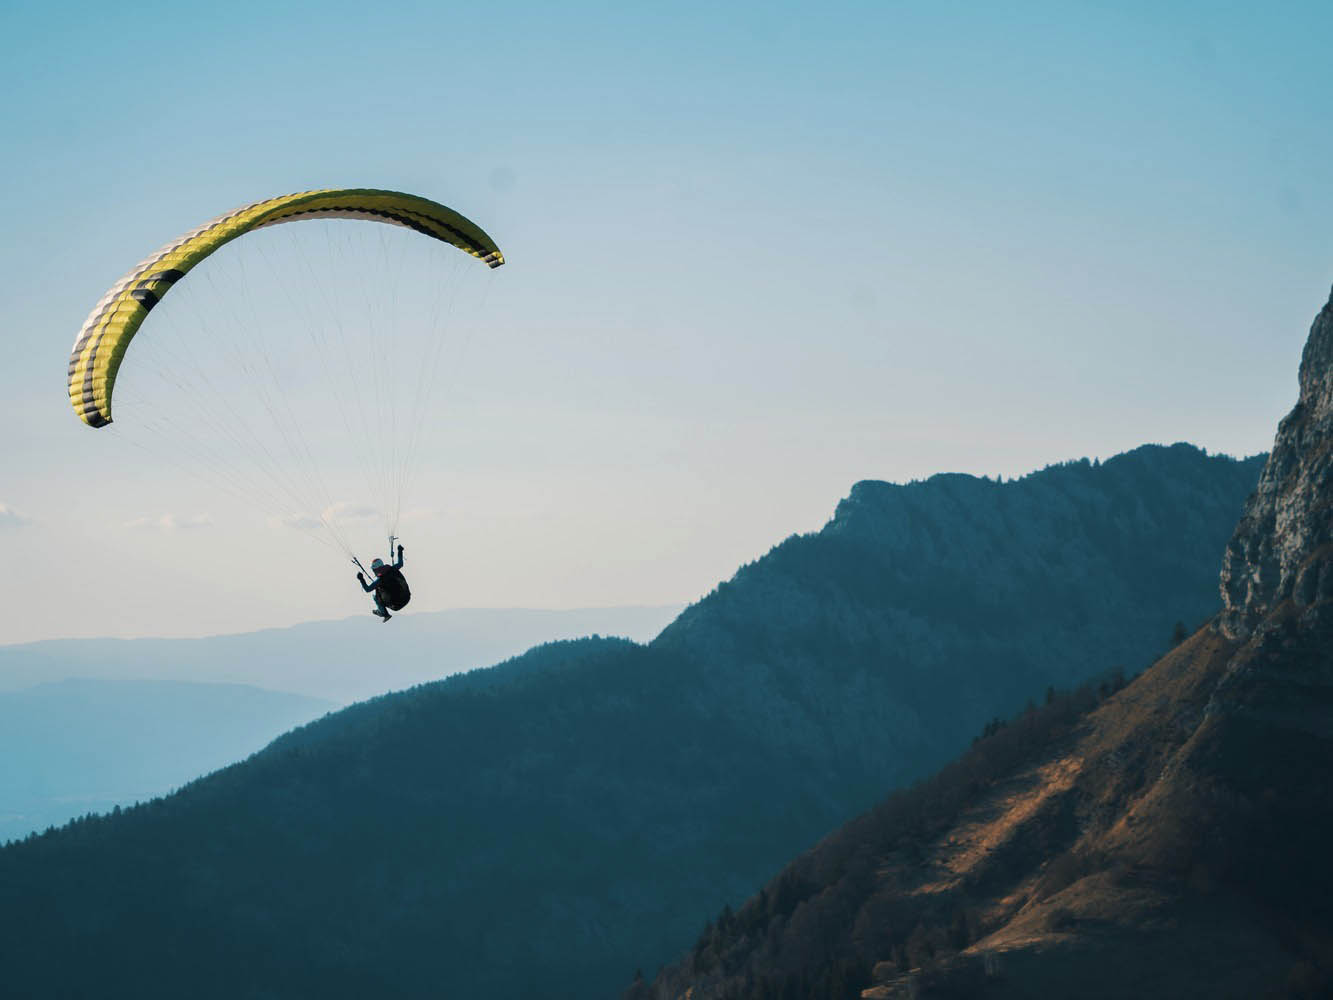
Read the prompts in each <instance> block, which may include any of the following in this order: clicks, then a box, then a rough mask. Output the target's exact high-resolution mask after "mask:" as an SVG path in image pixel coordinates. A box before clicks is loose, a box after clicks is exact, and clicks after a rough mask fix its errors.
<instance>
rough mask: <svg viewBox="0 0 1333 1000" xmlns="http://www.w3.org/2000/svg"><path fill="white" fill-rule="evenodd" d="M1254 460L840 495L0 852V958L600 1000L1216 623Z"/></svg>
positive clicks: (43, 987)
mask: <svg viewBox="0 0 1333 1000" xmlns="http://www.w3.org/2000/svg"><path fill="white" fill-rule="evenodd" d="M1257 473H1258V465H1257V463H1256V462H1255V461H1253V460H1251V461H1248V462H1236V461H1234V460H1231V459H1226V458H1220V457H1211V458H1210V457H1208V456H1206V455H1204V454H1203V453H1201V452H1199V451H1198V450H1197V449H1193V448H1190V447H1188V446H1175V447H1172V448H1159V447H1148V448H1142V449H1138V450H1137V451H1135V452H1132V453H1130V454H1127V455H1124V456H1120V457H1118V458H1116V459H1113V460H1111V461H1108V462H1106V463H1104V464H1102V465H1100V466H1097V465H1093V464H1089V463H1086V462H1078V463H1071V464H1068V465H1063V466H1056V467H1053V468H1050V469H1047V470H1044V471H1042V472H1039V473H1034V474H1033V475H1031V476H1029V477H1026V478H1024V479H1023V480H1020V481H1017V482H1013V483H1006V484H999V483H993V482H988V481H985V480H975V479H971V478H970V477H957V476H944V477H936V478H934V479H932V480H929V481H926V482H923V483H915V484H911V485H908V486H902V487H892V486H888V485H886V484H858V486H857V488H856V489H855V490H854V492H853V495H852V497H851V498H849V500H848V501H846V502H844V504H843V505H841V506H840V508H839V510H838V513H837V515H836V516H835V518H834V519H833V521H831V522H830V524H829V525H828V526H827V527H826V528H825V529H824V530H823V531H821V532H819V533H817V534H814V535H810V536H801V537H794V538H791V539H788V540H787V541H786V542H784V543H783V544H782V545H780V546H778V547H777V548H776V549H774V550H773V551H772V552H771V553H769V554H768V555H767V556H766V557H764V558H763V559H761V560H759V561H758V562H756V563H753V564H751V565H749V566H747V567H745V568H743V569H742V570H741V571H740V572H738V573H737V574H736V576H735V578H734V579H733V580H731V581H729V582H728V583H726V584H723V585H721V586H720V587H719V588H718V589H717V591H715V592H714V593H713V594H711V595H710V596H709V597H707V598H705V599H704V600H703V601H701V602H699V604H697V605H695V606H693V607H692V608H690V609H688V610H687V611H686V612H685V613H683V614H682V615H681V617H680V618H679V619H678V620H677V621H676V622H675V623H674V624H673V625H671V626H670V627H668V628H667V629H666V631H665V632H663V634H662V635H661V636H659V637H658V639H657V640H655V641H654V642H653V643H651V644H649V645H648V646H641V645H637V644H635V643H632V642H629V641H625V640H611V639H596V638H594V639H586V640H579V641H574V642H562V643H554V644H551V645H548V646H544V647H539V648H537V649H534V650H532V651H530V652H529V653H527V654H525V655H524V656H522V657H519V658H517V659H515V660H512V661H509V662H507V663H504V664H501V665H500V666H497V667H494V668H491V669H489V670H482V671H474V672H472V673H469V674H465V675H460V676H457V677H453V678H449V679H447V680H445V681H441V682H438V683H434V684H430V685H425V686H422V687H418V688H414V689H411V690H409V691H405V692H401V693H398V694H394V695H389V696H384V697H381V698H378V699H375V700H373V701H370V702H365V703H362V704H359V705H355V706H352V707H351V708H349V709H346V710H344V711H342V712H340V713H338V714H336V715H333V716H330V717H328V718H326V719H324V720H321V721H319V722H317V723H314V724H311V725H309V726H306V727H304V728H303V729H300V730H297V731H295V732H293V733H290V734H288V735H287V736H285V737H283V738H281V739H279V740H277V741H275V742H274V743H273V744H272V745H271V746H270V747H268V748H267V749H266V750H265V751H263V752H262V753H260V754H257V755H256V756H255V757H253V758H251V759H250V760H248V761H246V762H244V763H243V764H239V765H236V766H234V767H231V768H228V769H226V770H224V771H221V772H218V773H217V774H214V775H212V776H210V777H208V778H205V779H202V780H200V781H198V782H195V783H194V784H192V785H191V786H189V787H187V788H186V789H184V790H183V791H181V792H180V793H178V794H176V795H173V796H171V797H169V798H167V799H163V800H159V801H156V802H153V803H151V804H148V805H145V806H143V807H140V808H136V809H133V810H128V811H126V812H122V813H121V814H120V815H118V816H115V817H110V818H104V819H95V820H91V821H85V822H80V823H77V824H75V825H73V826H71V827H69V828H66V829H65V830H63V831H60V832H58V833H55V834H53V835H50V836H44V837H40V838H34V839H32V840H30V841H26V842H24V843H21V844H17V845H12V846H10V847H9V848H6V849H4V850H0V967H3V968H4V969H5V976H6V982H7V984H8V985H9V986H11V987H12V988H14V989H16V990H18V991H19V992H20V993H22V992H25V991H26V992H29V993H35V994H38V995H46V996H59V995H81V994H87V993H97V992H99V991H103V992H104V991H105V987H106V985H107V984H114V985H115V987H116V988H117V989H119V990H122V991H126V992H131V991H132V992H133V993H134V994H135V995H138V996H179V995H191V996H198V997H203V996H226V997H252V996H253V997H259V996H290V995H320V996H328V997H334V996H377V997H394V996H422V995H446V996H459V997H495V998H505V997H523V996H532V995H541V996H544V997H571V998H572V997H577V998H585V997H589V996H611V995H614V994H615V993H616V992H617V990H618V989H619V988H620V986H621V985H622V984H623V983H624V982H625V979H626V974H627V972H628V971H630V970H632V967H633V966H632V964H629V963H633V962H635V961H643V962H645V963H654V962H656V961H663V960H667V959H669V958H671V957H672V956H674V955H677V954H679V953H680V952H681V950H682V949H684V948H686V947H688V944H689V941H690V940H691V939H692V938H693V936H694V935H695V934H696V933H697V931H698V928H699V927H700V926H701V925H702V923H703V922H704V920H705V919H706V917H707V916H708V914H709V913H712V912H716V910H717V908H718V907H719V906H721V905H722V904H723V903H725V902H727V901H738V900H740V899H743V898H744V897H745V896H746V895H748V894H749V893H751V892H753V891H754V890H755V888H756V887H757V886H758V885H759V883H760V880H761V879H762V878H763V877H765V875H766V874H767V873H769V872H772V871H773V870H775V869H776V868H777V867H778V866H779V865H780V864H781V863H782V862H783V861H784V860H785V859H787V858H789V857H791V855H792V854H793V853H794V852H795V851H797V850H799V849H800V848H801V846H803V845H806V844H809V843H811V842H813V841H814V840H815V839H816V838H817V837H819V836H820V835H822V834H823V833H824V832H826V831H828V830H829V829H832V828H834V827H835V826H836V825H838V824H839V823H841V822H844V821H845V820H846V819H847V818H848V817H850V816H852V815H855V814H856V813H857V812H858V811H860V810H861V809H864V808H865V807H866V806H867V805H869V804H870V803H871V802H873V801H875V800H876V799H877V798H878V797H880V796H882V795H883V794H884V791H885V790H886V789H888V788H892V787H895V786H897V785H899V784H901V783H903V782H905V781H908V780H911V779H913V778H915V777H917V776H919V775H921V774H922V773H925V771H926V770H928V769H929V768H931V767H934V766H937V765H938V764H939V763H940V762H941V761H943V760H946V759H948V757H950V756H952V755H953V754H955V753H957V751H958V750H959V749H960V748H961V747H962V746H965V745H966V742H967V740H968V739H969V738H970V736H971V735H972V734H973V733H974V732H976V731H977V730H978V729H980V727H981V726H982V725H983V724H984V723H985V721H986V720H987V719H990V718H992V717H993V716H994V715H995V714H997V713H1003V712H1008V711H1011V710H1013V709H1016V708H1018V707H1019V706H1021V705H1022V704H1023V703H1024V701H1025V700H1027V699H1028V698H1029V697H1030V696H1032V695H1033V694H1039V692H1040V691H1041V690H1043V689H1044V688H1045V687H1046V685H1047V684H1050V683H1058V684H1068V683H1075V682H1077V681H1079V680H1081V679H1083V678H1086V677H1088V676H1091V675H1093V674H1095V673H1097V672H1099V671H1102V670H1104V669H1106V668H1107V667H1111V666H1114V665H1116V664H1117V663H1125V664H1127V665H1129V666H1134V665H1137V664H1141V663H1144V662H1147V661H1148V660H1149V659H1150V658H1151V657H1152V656H1153V655H1155V654H1156V653H1157V652H1159V651H1160V650H1161V648H1162V647H1163V646H1164V644H1165V642H1166V640H1167V638H1168V636H1169V634H1170V631H1171V629H1172V627H1173V625H1174V624H1175V623H1176V622H1177V621H1179V620H1184V621H1186V622H1197V621H1199V620H1201V619H1203V618H1205V617H1206V616H1208V615H1210V614H1213V613H1215V611H1216V610H1217V607H1218V601H1217V597H1216V589H1215V569H1214V568H1213V567H1214V564H1215V553H1216V552H1217V551H1219V550H1220V549H1221V548H1222V546H1223V545H1224V544H1225V541H1226V537H1227V535H1228V533H1229V532H1230V528H1231V525H1233V524H1234V522H1235V518H1236V515H1237V512H1238V511H1239V509H1240V507H1241V504H1242V501H1243V498H1244V496H1245V495H1247V494H1248V492H1249V491H1250V490H1251V489H1252V488H1253V483H1254V479H1255V476H1256V475H1257ZM1052 574H1054V575H1055V576H1056V577H1057V578H1058V579H1057V581H1056V582H1055V583H1053V582H1052V580H1051V577H1052ZM1145 592H1146V596H1145ZM1117 621H1118V622H1120V623H1121V624H1120V626H1119V627H1117ZM1079 622H1081V623H1082V626H1081V627H1083V628H1086V629H1089V630H1091V632H1092V634H1095V635H1099V636H1105V637H1106V642H1105V644H1104V645H1101V646H1097V647H1096V648H1090V647H1088V646H1087V645H1086V644H1083V643H1081V642H1080V641H1079V636H1080V635H1081V633H1080V631H1079V628H1078V627H1076V626H1077V623H1079ZM73 951H77V952H78V954H79V955H80V956H81V959H80V961H79V962H78V963H71V962H68V961H66V960H65V956H68V955H69V954H70V953H71V952H73Z"/></svg>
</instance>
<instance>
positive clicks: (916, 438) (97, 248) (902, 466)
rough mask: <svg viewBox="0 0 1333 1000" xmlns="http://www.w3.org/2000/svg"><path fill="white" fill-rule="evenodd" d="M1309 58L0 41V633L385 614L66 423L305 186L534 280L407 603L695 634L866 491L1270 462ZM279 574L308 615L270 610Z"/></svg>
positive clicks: (69, 36) (506, 290)
mask: <svg viewBox="0 0 1333 1000" xmlns="http://www.w3.org/2000/svg"><path fill="white" fill-rule="evenodd" d="M1112 7H1114V9H1111V8H1112ZM1331 29H1333V8H1330V7H1328V6H1327V5H1325V4H1314V3H1309V4H1270V5H1251V4H1235V5H1222V4H1216V3H1208V4H1204V3H1198V4H1191V3H1173V4H1167V5H1162V4H1147V3H1144V4H1116V5H1093V4H1071V3H1042V4H1037V3H1018V4H1005V5H997V4H978V3H971V4H950V3H886V2H881V3H873V4H839V3H820V4H781V3H771V2H770V3H763V4H751V3H735V4H717V3H708V4H692V3H672V4H662V5H643V4H612V3H605V4H568V3H566V4H550V3H543V4H529V3H509V4H502V5H491V6H478V5H474V4H470V5H461V4H458V5H441V4H434V3H431V4H419V5H411V4H394V3H386V4H379V5H375V6H374V7H372V6H371V5H365V6H361V5H349V4H321V5H294V4H262V5H261V4H247V3H234V4H229V5H214V6H211V7H210V8H207V9H205V8H203V7H202V6H200V5H189V4H187V5H181V4H157V5H154V4H131V5H129V6H126V5H118V6H107V5H102V4H63V5H62V4H58V3H52V4H40V5H39V4H31V5H27V6H26V7H24V8H22V9H20V8H19V7H18V5H15V4H10V5H6V6H5V7H4V8H3V9H0V31H2V32H3V35H4V37H5V38H6V39H7V43H8V44H7V50H6V57H5V59H4V60H3V61H2V62H0V93H3V94H4V95H5V97H4V102H3V105H2V106H0V135H3V136H4V140H3V150H4V152H3V156H0V191H3V192H4V217H5V222H6V229H5V235H4V238H3V240H0V274H2V275H3V278H0V281H3V282H4V287H3V289H0V291H3V294H4V301H5V302H6V310H5V315H6V321H7V322H6V326H7V333H6V335H5V341H4V342H5V347H6V350H5V355H4V360H3V363H0V400H2V402H0V407H3V420H2V421H0V505H3V506H0V553H2V554H3V555H4V556H5V563H6V567H7V573H6V574H5V583H4V584H2V585H0V641H17V640H21V639H30V638H37V637H44V636H56V635H90V634H120V635H138V634H193V633H199V632H204V631H232V630H240V629H244V628H249V627H254V626H259V625H269V624H281V623H284V622H291V621H296V620H300V619H305V618H313V617H335V616H341V615H343V614H350V613H354V612H357V611H360V610H362V604H363V601H362V599H361V598H360V597H359V596H358V595H357V593H356V592H355V583H354V582H353V581H351V580H350V579H349V578H348V577H347V574H346V573H345V567H344V564H342V563H340V562H338V561H337V560H335V559H331V558H330V557H329V554H328V553H327V552H325V551H324V550H322V549H318V548H315V547H311V546H309V545H305V544H303V542H302V541H301V540H299V538H297V537H295V536H294V537H292V538H290V539H289V538H286V537H283V536H275V535H272V534H264V533H262V532H257V531H255V530H254V528H253V524H252V522H251V521H249V520H247V519H246V517H245V515H243V514H242V512H240V511H238V510H234V509H233V508H232V507H231V506H229V505H228V504H227V503H224V502H222V500H221V499H220V498H218V497H216V496H212V495H209V494H197V493H196V494H191V493H190V492H189V490H187V489H186V488H185V487H183V486H181V487H179V488H177V487H176V486H174V485H172V484H171V480H170V473H169V470H168V469H167V468H166V467H165V466H158V465H154V464H153V461H152V460H151V459H149V458H143V459H142V460H141V462H142V464H138V465H135V464H132V463H129V462H127V461H125V460H124V458H123V453H121V452H116V453H114V454H115V458H114V459H113V458H111V457H110V456H111V455H112V454H113V453H112V452H109V451H108V450H107V449H106V448H105V447H103V445H104V442H103V441H102V440H101V439H100V437H99V435H98V434H96V433H94V432H92V431H90V430H88V429H87V428H85V427H83V426H82V425H80V424H79V423H78V422H77V421H76V420H75V418H74V417H73V415H72V413H70V412H69V410H68V405H67V403H66V401H65V397H64V389H63V377H64V364H65V357H66V354H67V351H68V347H69V343H70V342H71V341H72V339H73V335H74V332H75V331H76V330H77V329H78V327H79V325H80V323H81V322H82V320H83V318H84V316H85V315H86V313H87V311H88V309H89V308H90V306H91V305H92V303H93V302H95V301H96V300H97V299H98V298H99V297H100V295H101V293H102V292H103V291H104V290H105V288H106V287H107V286H108V285H109V284H110V283H111V282H112V281H113V280H114V279H115V278H117V277H118V276H119V275H120V274H121V273H122V272H123V271H124V270H125V269H126V268H127V267H128V266H129V265H130V264H132V263H133V262H134V261H137V260H138V259H140V258H141V257H142V256H143V255H144V254H146V253H147V252H148V251H149V250H151V249H153V248H154V247H156V246H158V245H160V244H161V243H163V242H164V241H166V240H167V239H169V238H171V237H172V236H174V235H176V234H178V233H180V232H182V231H184V230H186V229H188V228H190V227H192V226H194V225H195V224H197V223H199V222H201V221H203V220H204V219H206V218H209V217H211V216H212V215H215V214H217V213H218V212H220V211H223V210H225V209H227V208H229V207H232V206H235V205H238V204H241V203H244V202H247V201H251V200H254V199H257V198H260V197H264V196H267V195H271V194H277V193H282V192H286V191H293V190H301V189H305V188H309V187H319V186H341V185H365V186H376V187H386V188H396V189H402V190H409V191H415V192H419V193H422V194H425V195H427V196H430V197H433V198H437V199H438V200H441V201H443V202H445V203H446V204H450V205H453V206H455V207H457V208H459V209H461V210H463V211H464V212H466V213H467V214H469V215H471V216H472V217H474V218H476V219H477V220H478V221H479V222H481V223H482V224H483V225H485V226H486V228H487V229H488V230H490V231H491V232H492V233H493V234H494V235H495V236H496V237H497V238H498V239H499V240H500V242H501V244H502V245H503V246H504V248H505V250H506V252H507V255H508V257H509V260H510V263H509V265H508V266H507V267H505V268H504V269H502V270H501V271H499V272H497V273H496V275H495V278H494V282H493V284H492V287H491V289H490V292H489V299H488V318H487V329H486V331H485V335H484V337H482V338H481V341H480V344H479V346H478V348H477V350H476V352H475V353H474V356H473V357H472V358H471V359H470V362H469V368H468V369H467V371H466V372H465V377H466V381H465V384H464V385H463V387H462V388H461V389H459V390H458V391H459V393H460V395H459V399H460V402H459V404H458V408H457V410H456V411H455V418H456V419H454V420H453V421H452V423H451V427H450V434H451V435H452V438H451V440H452V442H453V443H452V445H451V447H452V451H450V453H449V456H448V470H447V474H445V472H443V471H441V470H440V469H435V470H431V469H428V470H427V474H426V475H425V476H424V478H423V487H422V488H423V494H424V495H423V496H421V497H418V498H415V499H416V501H417V505H418V507H419V508H420V509H422V510H429V511H431V512H433V513H432V514H431V516H428V517H421V518H420V519H419V522H418V523H417V525H416V526H414V528H413V535H412V537H411V539H410V541H411V543H412V544H413V552H414V553H415V554H416V555H417V556H418V560H417V562H416V570H415V572H416V574H417V575H416V576H415V577H414V584H416V588H417V592H418V594H419V595H420V599H421V604H422V606H423V607H446V606H467V605H490V606H495V605H509V606H514V605H528V606H563V607H569V606H580V605H594V604H621V603H666V602H673V601H680V600H689V599H692V598H694V597H697V596H698V595H700V594H701V593H703V592H705V591H707V590H708V589H709V588H710V587H711V586H712V585H713V584H714V583H715V582H716V580H717V579H719V578H723V577H725V576H728V575H729V574H730V573H731V572H732V570H733V569H734V568H735V567H736V565H737V564H739V563H740V562H742V561H745V560H747V559H750V558H753V557H755V556H757V555H759V554H761V553H762V552H763V551H764V550H766V549H767V548H768V547H769V546H770V545H771V544H773V543H774V542H776V541H778V540H780V539H781V538H782V537H784V536H785V535H787V534H789V533H791V532H793V531H802V530H810V529H814V528H817V527H818V526H819V525H820V524H821V523H822V522H823V521H824V520H825V519H826V518H827V516H828V515H829V514H830V513H831V512H832V509H833V507H834V505H835V504H836V502H837V500H838V499H839V498H840V497H841V496H843V495H845V494H846V492H847V490H848V488H849V487H850V486H851V484H852V483H853V482H854V481H856V480H858V479H863V478H882V479H889V480H900V481H901V480H907V479H911V478H917V477H923V476H926V475H929V474H931V473H933V472H938V471H964V472H973V473H977V474H990V475H995V474H1003V475H1006V476H1011V475H1017V474H1022V473H1024V472H1027V471H1030V470H1032V469H1034V468H1039V467H1041V466H1042V465H1045V464H1047V463H1050V462H1055V461H1060V460H1064V459H1068V458H1073V457H1078V456H1083V455H1096V456H1107V455H1110V454H1114V453H1116V452H1119V451H1122V450H1125V449H1127V448H1131V447H1134V446H1136V445H1138V444H1141V443H1144V442H1148V441H1159V442H1171V441H1175V440H1188V441H1193V442H1195V443H1197V444H1200V445H1203V446H1206V447H1208V448H1209V449H1210V450H1221V451H1226V452H1231V453H1235V454H1241V453H1253V452H1255V451H1259V450H1263V449H1265V448H1267V447H1268V445H1269V443H1270V441H1271V439H1272V434H1273V430H1274V427H1275V424H1276V421H1277V419H1278V418H1279V417H1280V416H1281V415H1282V414H1283V413H1284V412H1285V411H1286V409H1287V408H1288V407H1289V406H1290V405H1291V403H1292V402H1293V400H1294V398H1295V391H1296V385H1295V373H1296V366H1297V363H1298V361H1299V353H1300V348H1301V345H1302V344H1303V342H1304V337H1305V333H1306V331H1307V329H1308V325H1309V322H1310V319H1311V317H1312V316H1313V314H1314V313H1315V311H1316V310H1317V309H1318V307H1319V306H1320V305H1321V304H1322V303H1323V302H1324V300H1325V298H1326V296H1327V293H1328V287H1329V284H1330V281H1333V230H1331V229H1330V227H1329V226H1328V225H1327V223H1326V219H1327V216H1328V206H1329V205H1330V204H1333V175H1330V172H1329V170H1328V165H1329V164H1330V163H1333V131H1331V130H1330V129H1329V128H1328V127H1327V108H1326V105H1327V97H1328V95H1329V94H1330V93H1333V70H1331V69H1330V63H1329V61H1328V59H1327V52H1326V45H1327V40H1328V39H1329V38H1330V37H1333V30H1331ZM428 464H429V463H428ZM434 472H438V473H439V474H438V475H433V473H434ZM164 484H165V485H164ZM164 518H165V519H166V520H164ZM192 520H193V521H198V522H201V523H200V524H199V525H198V526H196V527H193V528H190V527H187V525H188V524H189V523H190V522H191V521H192ZM145 521H155V522H156V523H158V524H159V525H161V524H167V525H171V524H174V525H177V527H176V528H174V529H157V530H154V529H147V528H144V527H143V526H142V525H143V524H144V523H145ZM273 561H278V562H280V563H281V566H282V568H281V570H280V572H281V573H282V574H283V575H284V577H285V578H286V579H287V580H288V581H289V583H288V584H287V585H285V586H282V587H278V588H276V589H275V588H273V587H272V586H270V585H267V584H265V585H260V586H255V584H254V579H255V577H256V575H264V574H265V573H268V572H270V570H268V569H265V568H264V566H263V564H265V563H272V562H273ZM247 574H248V576H247ZM149 584H151V585H152V586H151V588H150V587H149V586H148V585H149ZM368 621H370V619H368Z"/></svg>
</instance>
